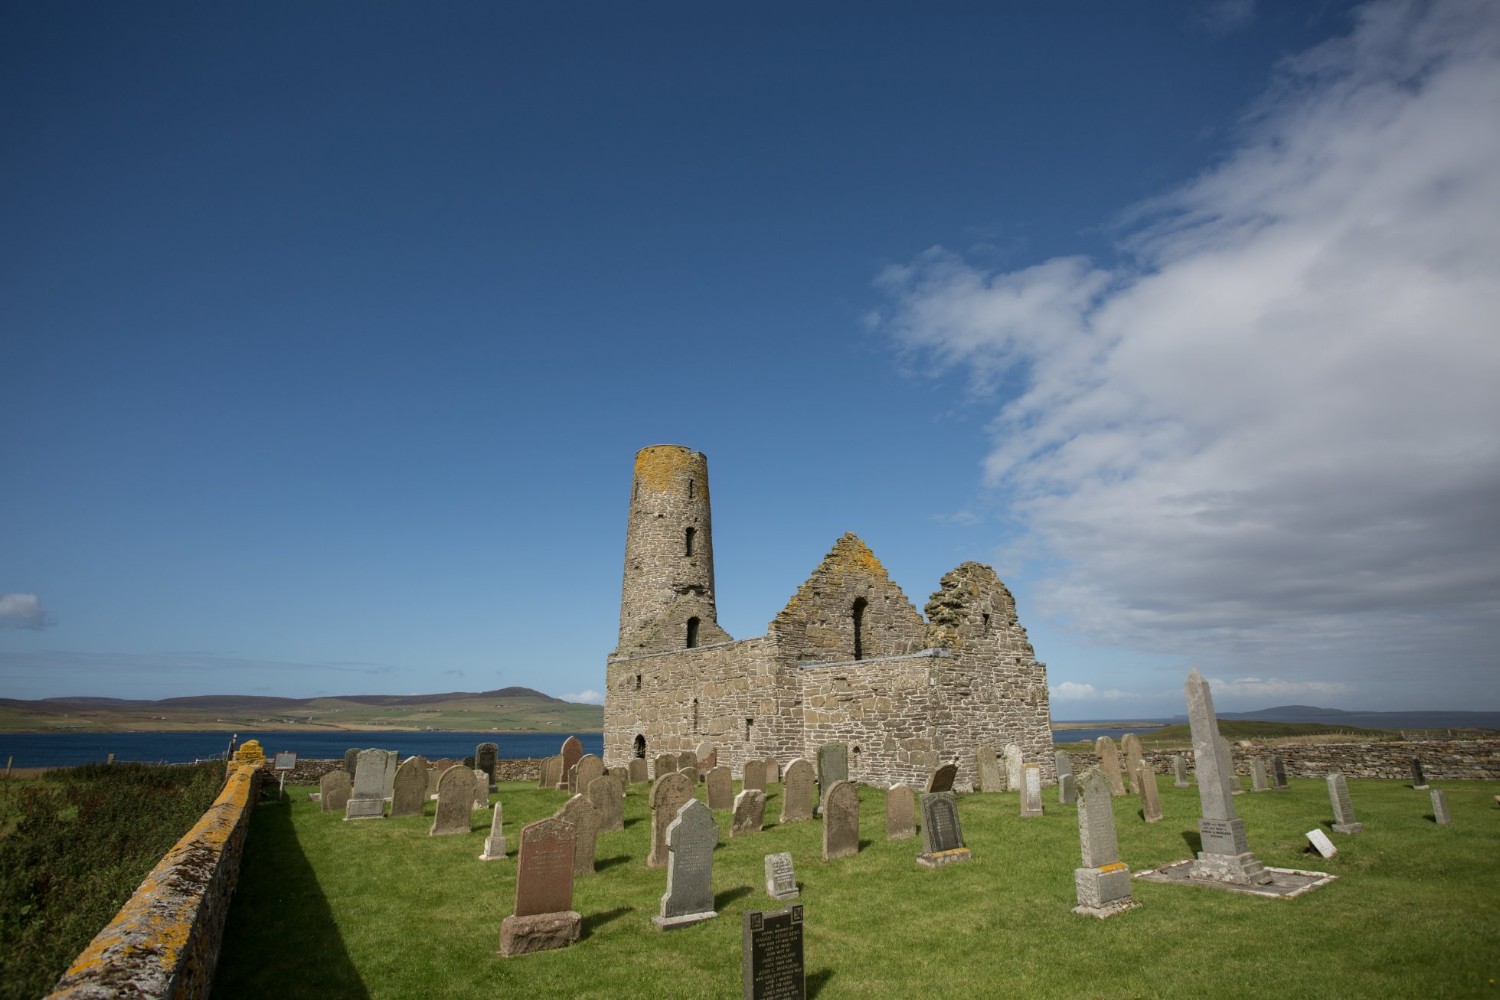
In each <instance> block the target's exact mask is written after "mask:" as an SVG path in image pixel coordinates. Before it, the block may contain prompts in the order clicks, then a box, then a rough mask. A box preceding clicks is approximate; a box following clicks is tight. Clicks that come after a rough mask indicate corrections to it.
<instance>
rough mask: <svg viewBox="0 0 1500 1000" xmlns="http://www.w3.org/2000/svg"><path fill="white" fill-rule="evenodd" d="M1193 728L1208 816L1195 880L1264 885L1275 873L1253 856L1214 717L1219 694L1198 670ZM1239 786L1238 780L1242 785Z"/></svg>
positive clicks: (1193, 675)
mask: <svg viewBox="0 0 1500 1000" xmlns="http://www.w3.org/2000/svg"><path fill="white" fill-rule="evenodd" d="M1185 690H1186V692H1187V706H1188V726H1189V728H1190V729H1191V731H1192V736H1193V760H1194V764H1195V767H1194V770H1196V771H1197V773H1198V799H1199V803H1200V805H1201V808H1202V818H1201V819H1199V820H1198V834H1199V836H1200V837H1201V838H1202V843H1203V849H1202V850H1201V851H1199V852H1198V857H1197V860H1196V861H1195V862H1194V864H1193V867H1192V877H1193V878H1197V879H1206V880H1212V881H1218V882H1228V883H1231V884H1234V885H1263V884H1265V883H1266V882H1269V881H1270V880H1271V876H1270V874H1269V873H1268V872H1267V871H1266V870H1265V867H1264V866H1263V865H1262V864H1261V863H1260V861H1258V860H1257V859H1256V857H1255V855H1254V854H1252V853H1251V852H1250V846H1249V843H1248V842H1247V841H1246V839H1245V821H1244V820H1242V819H1240V818H1239V816H1238V814H1237V813H1236V812H1235V810H1234V798H1233V795H1234V789H1233V788H1232V787H1231V781H1230V779H1231V777H1232V776H1233V774H1234V770H1233V766H1232V764H1231V762H1230V757H1229V748H1228V746H1227V745H1226V744H1225V743H1224V741H1223V740H1222V739H1220V738H1219V720H1218V717H1217V716H1216V715H1214V702H1213V694H1212V693H1211V692H1210V691H1209V688H1208V681H1206V680H1204V679H1203V675H1202V674H1200V673H1199V672H1198V668H1196V667H1194V668H1193V669H1192V670H1191V671H1190V672H1189V673H1188V679H1187V684H1186V687H1185ZM1236 784H1237V782H1236Z"/></svg>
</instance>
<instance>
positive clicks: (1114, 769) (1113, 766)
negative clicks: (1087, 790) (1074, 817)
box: [1094, 736, 1125, 795]
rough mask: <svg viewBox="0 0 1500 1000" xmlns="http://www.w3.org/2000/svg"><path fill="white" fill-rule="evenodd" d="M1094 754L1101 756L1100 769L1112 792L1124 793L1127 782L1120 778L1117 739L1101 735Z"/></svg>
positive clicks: (1114, 793)
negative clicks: (1116, 747)
mask: <svg viewBox="0 0 1500 1000" xmlns="http://www.w3.org/2000/svg"><path fill="white" fill-rule="evenodd" d="M1094 756H1096V757H1098V758H1099V770H1100V771H1101V772H1102V773H1103V774H1104V777H1105V780H1107V781H1108V782H1109V789H1110V794H1111V795H1124V794H1125V783H1124V782H1123V781H1122V780H1121V779H1120V752H1119V751H1118V750H1116V749H1115V741H1114V740H1112V739H1110V738H1109V737H1108V736H1101V737H1099V738H1098V739H1097V740H1095V741H1094Z"/></svg>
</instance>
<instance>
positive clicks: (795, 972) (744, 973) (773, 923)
mask: <svg viewBox="0 0 1500 1000" xmlns="http://www.w3.org/2000/svg"><path fill="white" fill-rule="evenodd" d="M740 996H741V997H742V998H743V1000H803V998H805V997H806V996H807V974H806V964H805V960H804V958H803V950H802V906H801V904H800V903H793V904H792V905H791V906H790V907H788V908H787V909H785V910H773V911H771V912H769V913H766V912H762V911H761V910H747V911H745V913H744V915H743V916H742V917H741V923H740Z"/></svg>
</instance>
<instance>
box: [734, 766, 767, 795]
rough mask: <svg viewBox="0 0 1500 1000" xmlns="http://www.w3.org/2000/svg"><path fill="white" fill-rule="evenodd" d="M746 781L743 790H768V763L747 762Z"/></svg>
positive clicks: (742, 784)
mask: <svg viewBox="0 0 1500 1000" xmlns="http://www.w3.org/2000/svg"><path fill="white" fill-rule="evenodd" d="M744 775H745V778H744V781H743V782H741V784H740V787H741V788H758V789H760V790H761V791H765V790H766V762H765V761H763V760H747V761H745V771H744Z"/></svg>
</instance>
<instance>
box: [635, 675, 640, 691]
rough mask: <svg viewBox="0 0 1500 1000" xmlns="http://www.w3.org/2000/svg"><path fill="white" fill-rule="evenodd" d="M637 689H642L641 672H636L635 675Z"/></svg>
mask: <svg viewBox="0 0 1500 1000" xmlns="http://www.w3.org/2000/svg"><path fill="white" fill-rule="evenodd" d="M635 689H636V690H637V691H639V690H640V689H641V675H640V674H636V675H635Z"/></svg>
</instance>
